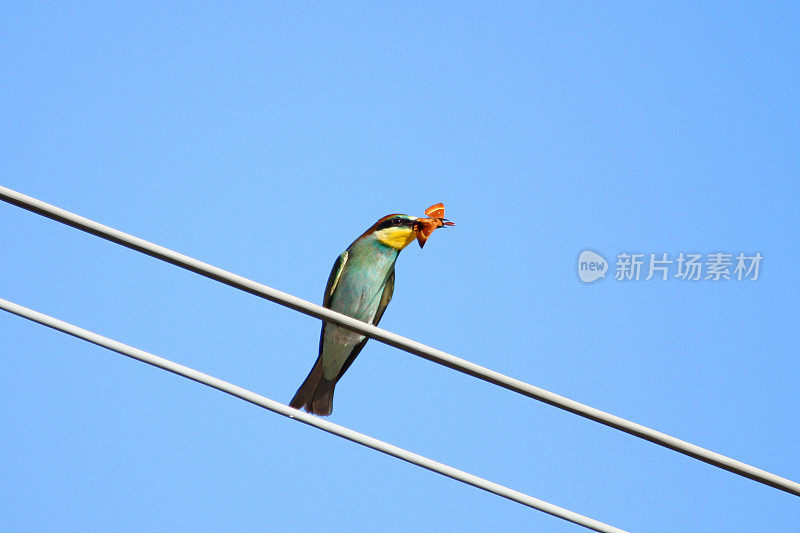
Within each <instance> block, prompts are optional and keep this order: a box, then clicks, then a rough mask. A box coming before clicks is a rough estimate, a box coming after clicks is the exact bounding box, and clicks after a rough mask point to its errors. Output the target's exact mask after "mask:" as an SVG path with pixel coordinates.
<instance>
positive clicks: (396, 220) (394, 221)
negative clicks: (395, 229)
mask: <svg viewBox="0 0 800 533" xmlns="http://www.w3.org/2000/svg"><path fill="white" fill-rule="evenodd" d="M402 224H403V219H402V218H398V217H394V218H393V219H392V225H393V226H401V225H402Z"/></svg>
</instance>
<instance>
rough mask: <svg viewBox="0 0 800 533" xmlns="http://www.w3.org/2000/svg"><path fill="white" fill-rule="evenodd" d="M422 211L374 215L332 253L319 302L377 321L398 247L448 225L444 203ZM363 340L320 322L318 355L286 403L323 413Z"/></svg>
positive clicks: (390, 284)
mask: <svg viewBox="0 0 800 533" xmlns="http://www.w3.org/2000/svg"><path fill="white" fill-rule="evenodd" d="M425 214H426V215H427V216H426V217H420V218H417V217H414V216H411V215H402V214H398V213H395V214H391V215H386V216H385V217H382V218H380V219H379V220H378V221H377V222H376V223H375V224H373V225H372V226H371V227H370V228H369V229H368V230H367V231H365V232H364V233H362V234H361V236H359V237H358V238H357V239H356V240H355V241H353V243H352V244H351V245H350V246H348V247H347V249H346V250H345V251H344V252H342V254H341V255H340V256H339V257H338V258H337V259H336V261H335V262H334V264H333V269H331V274H330V276H329V277H328V283H327V285H326V286H325V294H324V295H323V300H322V305H323V307H327V308H328V309H331V310H333V311H338V312H340V313H343V314H345V315H347V316H350V317H353V318H356V319H358V320H361V321H363V322H367V323H368V324H373V325H376V326H377V325H378V322H380V320H381V317H383V313H384V311H386V306H387V305H389V302H390V301H391V299H392V294H393V292H394V277H395V276H394V265H395V262H396V261H397V257H398V255H399V254H400V251H401V250H402V249H403V248H405V247H406V246H408V245H409V244H411V242H413V241H414V239H416V240H417V242H418V243H419V247H420V248H422V247H423V246H425V242H426V241H427V240H428V237H430V235H431V234H432V233H433V231H434V230H435V229H436V228H440V227H444V226H453V225H454V224H453V223H452V222H450V221H449V220H447V219H445V218H444V205H443V204H441V203H439V204H435V205H432V206H431V207H429V208H428V209H426V210H425ZM367 340H369V337H366V336H364V335H362V334H360V333H356V332H355V331H351V330H349V329H347V328H344V327H341V326H339V325H337V324H333V323H329V322H323V323H322V331H321V332H320V338H319V355H318V356H317V360H316V362H315V363H314V366H313V367H312V368H311V372H309V374H308V377H306V379H305V381H303V383H302V385H300V388H298V389H297V393H295V395H294V397H293V398H292V400H291V402H289V405H290V406H291V407H294V408H295V409H301V408H305V410H306V411H308V412H309V413H312V414H315V415H320V416H328V415H330V414H331V412H332V411H333V390H334V387H335V386H336V383H337V382H338V381H339V379H341V377H342V375H343V374H344V373H345V372H346V371H347V369H348V368H349V367H350V365H351V364H353V360H354V359H355V358H356V356H357V355H358V354H359V352H361V350H362V349H363V348H364V345H365V344H366V343H367Z"/></svg>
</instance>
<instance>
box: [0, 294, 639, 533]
mask: <svg viewBox="0 0 800 533" xmlns="http://www.w3.org/2000/svg"><path fill="white" fill-rule="evenodd" d="M0 309H3V310H5V311H8V312H9V313H12V314H15V315H17V316H21V317H22V318H27V319H28V320H31V321H33V322H37V323H39V324H42V325H44V326H47V327H49V328H53V329H55V330H58V331H61V332H64V333H67V334H69V335H72V336H73V337H77V338H79V339H83V340H85V341H88V342H91V343H92V344H96V345H98V346H102V347H103V348H107V349H109V350H111V351H114V352H117V353H120V354H122V355H126V356H128V357H131V358H133V359H137V360H139V361H142V362H144V363H147V364H149V365H153V366H156V367H158V368H161V369H164V370H168V371H169V372H172V373H174V374H178V375H179V376H183V377H185V378H189V379H191V380H194V381H196V382H198V383H202V384H203V385H208V386H209V387H212V388H215V389H217V390H220V391H222V392H225V393H228V394H230V395H231V396H235V397H237V398H241V399H242V400H245V401H248V402H250V403H253V404H255V405H258V406H260V407H263V408H265V409H268V410H270V411H272V412H274V413H278V414H279V415H283V416H285V417H288V418H291V419H294V420H298V421H300V422H303V423H304V424H308V425H309V426H314V427H315V428H318V429H321V430H323V431H327V432H328V433H332V434H334V435H336V436H338V437H342V438H345V439H347V440H350V441H352V442H355V443H358V444H361V445H363V446H366V447H368V448H372V449H373V450H377V451H379V452H383V453H385V454H387V455H391V456H393V457H397V458H398V459H402V460H403V461H406V462H409V463H411V464H415V465H417V466H421V467H422V468H426V469H428V470H431V471H433V472H436V473H439V474H442V475H443V476H447V477H449V478H452V479H455V480H457V481H461V482H462V483H466V484H467V485H472V486H473V487H476V488H479V489H482V490H485V491H487V492H491V493H493V494H496V495H498V496H502V497H503V498H507V499H509V500H512V501H515V502H517V503H521V504H522V505H527V506H528V507H532V508H534V509H538V510H539V511H543V512H545V513H547V514H550V515H553V516H556V517H558V518H563V519H564V520H567V521H569V522H573V523H575V524H578V525H580V526H583V527H586V528H588V529H592V530H594V531H602V532H611V533H620V532H622V533H624V531H623V530H622V529H619V528H616V527H614V526H610V525H608V524H605V523H603V522H599V521H597V520H594V519H592V518H588V517H586V516H583V515H580V514H578V513H575V512H573V511H570V510H568V509H564V508H563V507H559V506H557V505H553V504H552V503H548V502H545V501H542V500H539V499H538V498H534V497H533V496H528V495H527V494H524V493H522V492H519V491H516V490H513V489H510V488H508V487H505V486H503V485H499V484H497V483H494V482H492V481H488V480H486V479H483V478H480V477H478V476H475V475H472V474H470V473H468V472H464V471H463V470H458V469H457V468H453V467H452V466H448V465H446V464H443V463H439V462H437V461H434V460H432V459H428V458H427V457H423V456H422V455H418V454H416V453H413V452H410V451H408V450H405V449H403V448H399V447H397V446H394V445H393V444H389V443H387V442H383V441H381V440H378V439H375V438H372V437H370V436H367V435H364V434H363V433H359V432H357V431H353V430H352V429H349V428H346V427H344V426H340V425H338V424H334V423H333V422H329V421H327V420H324V419H322V418H319V417H316V416H313V415H310V414H307V413H304V412H302V411H298V410H297V409H292V408H291V407H289V406H288V405H284V404H282V403H279V402H276V401H275V400H270V399H269V398H266V397H264V396H261V395H259V394H256V393H254V392H252V391H249V390H247V389H244V388H242V387H239V386H237V385H233V384H232V383H228V382H227V381H223V380H221V379H218V378H215V377H214V376H210V375H208V374H204V373H203V372H199V371H197V370H194V369H192V368H189V367H187V366H183V365H181V364H178V363H175V362H173V361H170V360H169V359H164V358H163V357H159V356H157V355H153V354H151V353H148V352H145V351H142V350H139V349H137V348H133V347H132V346H128V345H127V344H122V343H121V342H117V341H115V340H113V339H109V338H107V337H103V336H102V335H98V334H97V333H93V332H91V331H87V330H85V329H82V328H79V327H78V326H75V325H73V324H69V323H67V322H64V321H62V320H58V319H57V318H53V317H51V316H48V315H45V314H42V313H39V312H37V311H34V310H32V309H28V308H26V307H22V306H21V305H17V304H15V303H13V302H9V301H7V300H3V299H0Z"/></svg>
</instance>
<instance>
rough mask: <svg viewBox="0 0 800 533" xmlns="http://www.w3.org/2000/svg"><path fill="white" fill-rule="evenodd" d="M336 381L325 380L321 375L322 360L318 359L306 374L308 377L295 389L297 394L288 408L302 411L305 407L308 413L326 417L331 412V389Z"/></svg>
mask: <svg viewBox="0 0 800 533" xmlns="http://www.w3.org/2000/svg"><path fill="white" fill-rule="evenodd" d="M335 386H336V381H331V380H328V379H325V376H324V375H323V373H322V358H318V359H317V362H316V363H314V368H312V369H311V372H309V373H308V377H307V378H306V380H305V381H304V382H303V384H302V385H300V388H299V389H297V392H296V393H295V395H294V398H292V401H291V402H289V406H290V407H294V408H295V409H302V408H304V407H305V409H306V411H308V412H309V413H312V414H315V415H320V416H328V415H329V414H331V411H333V388H334V387H335Z"/></svg>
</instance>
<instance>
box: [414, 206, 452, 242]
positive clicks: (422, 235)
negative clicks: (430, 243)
mask: <svg viewBox="0 0 800 533" xmlns="http://www.w3.org/2000/svg"><path fill="white" fill-rule="evenodd" d="M438 205H441V204H438ZM432 207H436V206H431V207H429V208H428V209H427V210H426V211H425V213H426V214H427V215H432V214H435V215H438V214H442V215H444V206H442V208H441V213H439V212H436V213H430V212H429V211H431V208H432ZM444 226H455V224H453V223H452V222H450V221H449V220H447V219H446V218H442V217H437V216H431V217H430V218H418V219H417V220H415V221H414V233H416V235H417V242H418V243H419V247H420V248H422V247H423V246H425V242H426V241H427V240H428V237H430V236H431V234H432V233H433V230H435V229H436V228H442V227H444Z"/></svg>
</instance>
